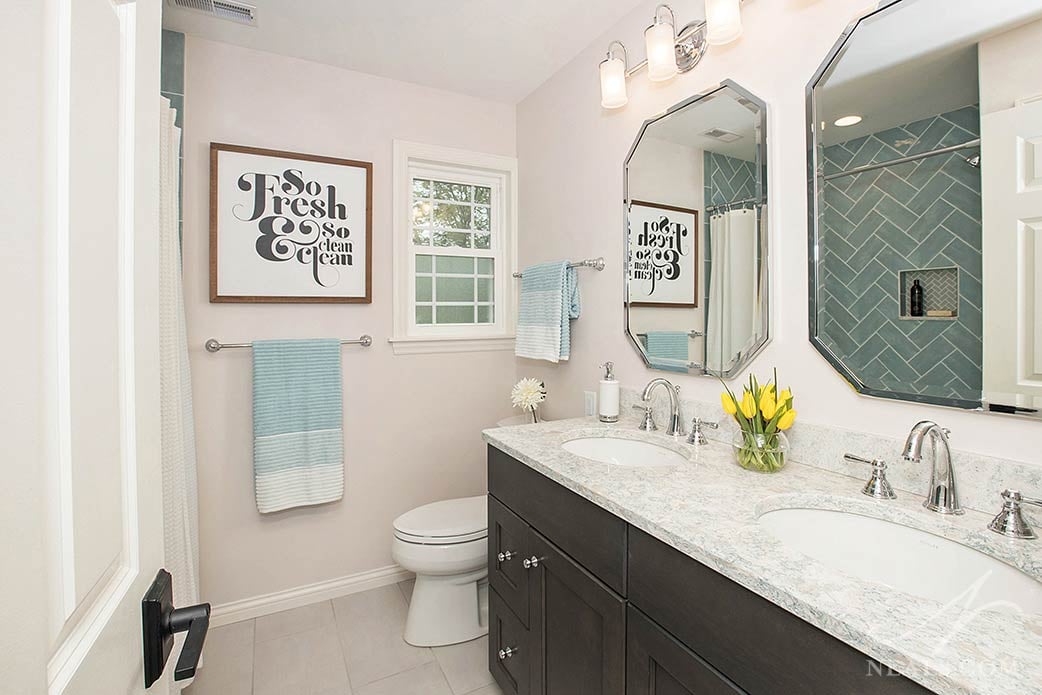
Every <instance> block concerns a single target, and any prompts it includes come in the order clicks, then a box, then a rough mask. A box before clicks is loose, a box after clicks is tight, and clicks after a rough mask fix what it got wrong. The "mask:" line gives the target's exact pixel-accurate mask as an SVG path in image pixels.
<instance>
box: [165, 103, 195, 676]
mask: <svg viewBox="0 0 1042 695" xmlns="http://www.w3.org/2000/svg"><path fill="white" fill-rule="evenodd" d="M159 111H160V127H159V132H160V135H159V147H160V153H159V361H160V366H159V397H160V416H161V418H162V422H161V426H160V444H161V448H162V455H161V457H162V469H163V529H164V540H165V543H166V553H165V559H164V564H165V567H166V569H167V570H168V571H169V572H170V573H171V574H172V575H173V578H174V579H173V585H174V605H175V606H190V605H194V604H196V603H199V530H198V529H199V524H198V519H199V510H198V488H197V484H196V468H195V427H194V424H193V420H192V418H193V415H192V380H191V372H190V371H189V368H188V335H187V331H186V330H185V309H184V295H183V288H182V285H181V239H180V233H179V225H178V220H179V218H180V204H179V201H180V197H181V194H180V182H179V181H178V171H179V161H178V160H179V155H180V151H181V129H180V128H178V127H177V126H176V125H174V117H175V115H176V113H175V111H174V110H173V109H172V108H170V101H169V100H168V99H166V98H162V97H161V103H160V109H159ZM183 639H184V635H183V633H182V634H179V635H178V636H177V640H178V643H177V646H176V647H175V653H177V650H179V649H180V643H181V642H182V641H183ZM173 672H174V669H172V668H168V669H167V674H168V675H167V677H168V680H169V681H170V687H171V691H172V692H179V691H180V690H181V689H182V688H184V687H186V686H187V685H188V683H189V681H179V682H177V683H175V682H173Z"/></svg>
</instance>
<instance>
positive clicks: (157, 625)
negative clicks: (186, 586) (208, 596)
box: [141, 569, 210, 688]
mask: <svg viewBox="0 0 1042 695" xmlns="http://www.w3.org/2000/svg"><path fill="white" fill-rule="evenodd" d="M209 628H210V604H209V603H200V604H198V605H195V606H188V607H186V608H174V590H173V583H172V579H171V577H170V573H169V572H167V571H166V570H164V569H161V570H159V572H158V573H157V574H156V578H155V579H154V580H153V581H152V585H151V586H150V587H149V588H148V591H147V592H146V593H145V597H144V598H143V599H141V629H142V636H143V642H144V656H145V687H146V688H148V687H150V686H151V685H152V684H153V683H155V682H156V681H157V680H159V677H160V676H162V675H163V669H164V668H165V667H166V661H167V659H168V658H170V650H171V649H173V646H174V635H175V634H176V633H178V632H185V631H187V632H188V635H187V636H186V637H185V643H184V646H183V647H182V648H181V656H179V657H178V658H177V665H176V666H175V667H174V680H175V681H183V680H185V679H186V678H191V677H192V676H194V675H195V669H196V667H197V666H198V665H199V658H200V657H201V656H202V655H203V644H204V643H205V642H206V632H207V630H209Z"/></svg>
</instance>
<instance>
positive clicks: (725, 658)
mask: <svg viewBox="0 0 1042 695" xmlns="http://www.w3.org/2000/svg"><path fill="white" fill-rule="evenodd" d="M488 484H489V502H488V505H489V506H488V524H489V526H488V528H489V536H488V568H489V586H490V591H489V595H490V600H489V668H490V670H491V672H492V674H493V676H494V677H495V679H496V682H497V683H498V684H499V686H500V687H501V688H502V689H503V691H504V692H505V693H508V694H510V695H717V694H718V693H719V694H732V693H748V694H749V695H790V694H791V695H796V694H799V695H838V694H839V693H842V694H843V695H923V694H925V693H929V692H930V691H929V690H927V689H925V688H923V687H922V686H920V685H918V684H916V683H914V682H913V681H910V680H908V679H907V678H904V677H903V676H900V675H896V674H894V675H885V674H886V673H887V670H886V669H885V668H884V669H881V670H882V672H883V673H882V674H880V669H879V668H878V667H875V666H873V662H872V661H871V660H870V659H869V657H867V656H865V655H864V654H862V653H861V652H859V651H858V650H856V649H854V648H853V647H850V646H848V645H847V644H845V643H844V642H842V641H840V640H837V639H835V638H833V637H832V636H830V635H828V634H827V633H825V632H823V631H822V630H819V629H818V628H816V627H814V626H813V625H811V624H809V623H807V622H805V621H803V620H801V619H800V618H798V617H796V616H795V615H793V614H791V613H789V612H788V611H786V610H784V609H783V608H780V607H779V606H777V605H775V604H773V603H771V602H770V601H768V600H767V599H764V598H762V597H760V596H758V595H757V594H755V593H753V592H751V591H749V590H748V589H745V588H744V587H742V586H740V585H739V584H736V583H735V582H733V581H731V580H730V579H728V578H726V577H724V576H723V575H721V574H719V573H717V572H715V571H714V570H712V569H710V568H708V567H706V566H705V565H703V564H701V563H699V562H697V561H696V560H694V559H692V558H690V557H688V556H687V555H685V554H683V553H681V552H679V551H678V550H676V549H674V548H672V547H670V546H668V545H666V544H665V543H662V542H661V541H659V540H657V539H656V538H653V537H652V536H650V535H648V534H647V533H645V532H643V531H641V530H640V529H637V528H635V527H632V526H630V525H629V524H627V523H626V522H625V521H623V520H622V519H620V518H619V517H617V516H615V515H614V514H611V513H610V512H608V511H606V510H604V509H602V508H601V507H598V506H597V505H595V504H593V503H592V502H590V501H589V500H587V499H585V498H583V497H581V496H580V495H577V494H576V493H574V492H572V491H570V490H568V489H566V488H565V487H563V486H561V485H559V484H558V483H556V482H554V481H553V480H551V479H549V478H547V477H546V476H544V475H542V474H541V473H539V472H537V471H535V470H534V469H532V468H529V467H528V466H526V465H524V464H522V463H520V462H518V461H515V460H514V459H513V458H511V457H510V456H508V455H507V454H505V453H503V452H502V451H500V450H498V449H496V448H494V447H491V446H490V447H489V449H488Z"/></svg>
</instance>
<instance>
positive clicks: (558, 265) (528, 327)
mask: <svg viewBox="0 0 1042 695" xmlns="http://www.w3.org/2000/svg"><path fill="white" fill-rule="evenodd" d="M581 309H582V307H581V304H580V298H579V282H578V278H577V277H576V272H575V268H569V267H568V261H557V262H555V263H540V264H538V265H533V266H529V267H527V268H525V269H524V271H522V273H521V308H520V311H519V313H518V319H517V341H516V343H515V348H514V353H515V354H516V355H517V356H518V357H528V358H530V359H533V360H547V361H548V362H562V361H565V360H567V359H568V356H569V354H571V345H572V341H571V326H569V323H568V322H569V320H571V319H577V318H579V313H580V311H581Z"/></svg>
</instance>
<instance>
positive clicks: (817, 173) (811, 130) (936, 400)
mask: <svg viewBox="0 0 1042 695" xmlns="http://www.w3.org/2000/svg"><path fill="white" fill-rule="evenodd" d="M901 2H903V0H881V1H880V2H879V3H877V5H876V7H875V9H871V10H868V11H867V12H865V13H864V14H863V15H861V16H859V17H857V18H856V19H854V20H853V21H852V22H851V23H850V24H848V25H847V27H846V29H844V30H843V32H842V33H841V34H840V36H839V39H838V40H837V41H836V43H835V44H834V45H833V46H832V48H831V50H829V52H828V54H827V55H826V56H825V59H824V60H823V61H822V63H821V65H820V66H819V67H818V69H817V70H816V71H815V72H814V76H813V77H812V78H811V80H810V82H808V83H807V89H806V97H807V128H808V131H807V196H808V201H807V213H808V215H807V217H808V219H807V223H808V230H809V233H808V235H807V237H808V242H809V245H808V249H807V251H808V253H807V273H808V278H807V279H808V312H809V316H808V319H809V321H808V328H809V334H810V342H811V344H812V345H813V346H814V348H815V349H816V350H817V351H818V352H819V353H820V354H821V356H822V357H824V358H825V360H826V361H827V362H828V363H829V364H830V365H832V368H833V369H835V370H836V371H837V372H838V373H839V374H840V376H842V377H843V378H844V379H845V380H846V381H847V382H848V383H849V384H850V385H851V386H853V387H854V389H855V390H856V391H857V392H858V393H860V394H862V395H865V396H873V397H876V398H887V399H891V400H899V401H907V402H912V403H924V404H929V405H940V406H945V407H949V408H959V409H961V410H969V411H977V412H996V413H999V412H1001V413H1003V414H1006V413H1005V411H999V410H989V409H987V407H986V406H985V404H984V403H983V402H982V401H980V400H977V401H971V400H962V399H957V398H945V397H941V396H931V395H929V394H921V393H903V392H897V391H885V390H882V389H877V388H873V387H871V386H869V385H868V384H866V383H865V382H864V381H862V379H861V378H860V377H859V376H858V375H857V374H855V373H854V372H852V371H851V370H850V369H848V368H847V366H846V365H845V364H844V363H843V361H842V360H841V359H840V358H839V356H838V355H836V354H835V353H834V352H833V351H832V349H831V348H830V347H829V346H828V344H826V343H825V341H824V340H822V339H821V338H820V337H819V336H818V290H819V277H818V275H819V274H818V261H819V253H818V252H819V241H820V237H819V229H818V220H819V219H820V215H821V206H820V198H821V195H822V193H823V192H822V189H821V181H822V180H823V179H822V176H823V175H824V162H823V159H822V153H821V149H822V145H821V142H820V137H819V129H818V123H819V113H818V109H817V104H816V102H815V99H814V89H815V88H816V87H817V86H818V84H819V83H820V82H821V80H822V78H823V77H824V76H825V75H826V73H827V72H828V71H829V69H830V68H831V67H832V66H833V64H834V63H835V61H836V59H837V58H838V57H839V55H840V53H841V52H842V50H843V48H844V46H846V44H847V42H848V41H849V40H850V38H851V36H852V35H853V34H854V31H855V30H856V29H857V28H858V26H859V25H860V24H861V23H862V22H864V21H866V20H868V19H871V18H872V17H875V16H877V15H879V14H881V13H883V12H886V11H887V10H889V9H891V8H893V7H894V6H895V5H899V4H900V3H901ZM982 395H983V394H982ZM1018 415H1022V414H1019V413H1018ZM1028 417H1033V418H1035V419H1038V416H1037V415H1034V416H1028Z"/></svg>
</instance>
